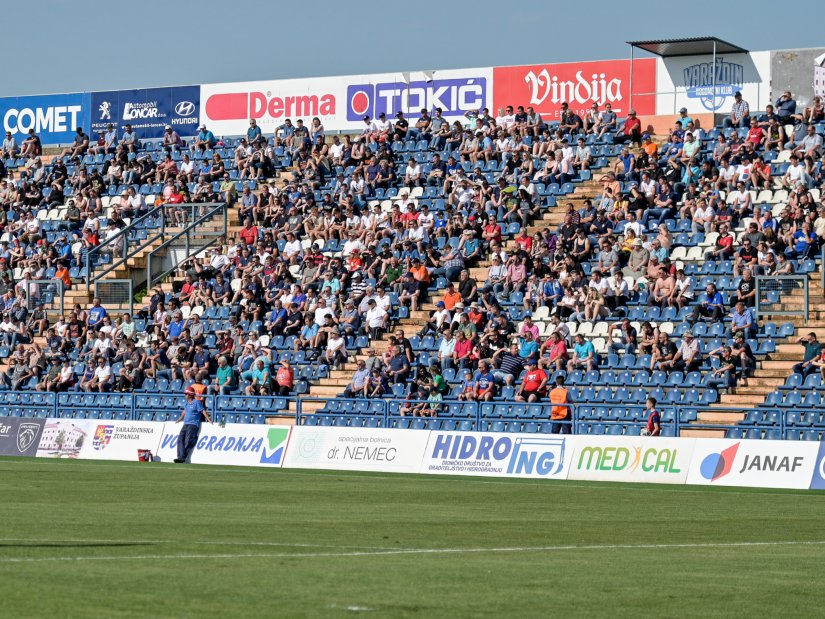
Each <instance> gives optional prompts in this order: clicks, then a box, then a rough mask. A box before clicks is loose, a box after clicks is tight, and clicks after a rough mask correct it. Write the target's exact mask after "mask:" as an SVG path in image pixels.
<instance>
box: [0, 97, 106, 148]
mask: <svg viewBox="0 0 825 619" xmlns="http://www.w3.org/2000/svg"><path fill="white" fill-rule="evenodd" d="M89 105H90V104H89V95H88V94H87V93H71V94H64V95H36V96H31V97H6V98H0V118H2V119H3V131H4V132H5V131H10V132H11V134H12V136H14V138H15V140H17V144H18V145H20V144H22V143H23V140H25V139H26V138H27V137H28V135H29V130H30V129H34V132H35V134H36V135H37V136H39V137H40V141H41V142H42V143H43V144H44V145H51V144H71V142H72V140H74V137H75V135H77V133H76V130H77V128H78V127H82V128H83V130H84V131H86V133H88V131H89V118H90V116H89Z"/></svg>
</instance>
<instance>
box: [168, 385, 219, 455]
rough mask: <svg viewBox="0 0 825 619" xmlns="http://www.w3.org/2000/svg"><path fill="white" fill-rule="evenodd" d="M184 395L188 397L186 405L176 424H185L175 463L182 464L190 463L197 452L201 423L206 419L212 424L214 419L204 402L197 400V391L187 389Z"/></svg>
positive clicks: (181, 432) (179, 440) (180, 435)
mask: <svg viewBox="0 0 825 619" xmlns="http://www.w3.org/2000/svg"><path fill="white" fill-rule="evenodd" d="M183 395H184V396H186V404H185V405H184V407H183V410H182V411H181V414H180V417H178V419H177V421H175V423H180V422H181V421H182V422H183V428H181V431H180V434H179V435H178V457H177V458H175V463H177V464H181V463H183V462H188V461H189V458H190V457H191V456H192V452H193V451H194V450H195V445H197V443H198V435H199V434H200V431H201V422H202V421H203V419H204V418H205V419H206V420H207V421H208V422H209V423H212V418H211V417H210V416H209V413H208V412H207V411H206V408H204V406H203V402H201V401H200V400H198V399H196V398H195V390H194V389H192V388H191V387H187V388H186V389H184V390H183Z"/></svg>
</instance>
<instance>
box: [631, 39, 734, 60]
mask: <svg viewBox="0 0 825 619" xmlns="http://www.w3.org/2000/svg"><path fill="white" fill-rule="evenodd" d="M714 43H716V53H717V54H735V53H747V51H748V50H746V49H744V48H742V47H739V46H738V45H734V44H733V43H728V42H727V41H723V40H722V39H717V38H716V37H694V38H691V39H660V40H658V41H628V42H627V44H628V45H632V46H633V47H638V48H639V49H643V50H645V51H647V52H650V53H651V54H656V55H657V56H662V57H663V58H665V57H669V56H702V55H705V54H712V53H713V45H714Z"/></svg>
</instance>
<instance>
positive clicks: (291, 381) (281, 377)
mask: <svg viewBox="0 0 825 619" xmlns="http://www.w3.org/2000/svg"><path fill="white" fill-rule="evenodd" d="M294 387H295V370H293V369H292V368H291V367H290V365H289V359H281V367H279V368H278V371H277V372H276V373H275V394H276V395H280V396H288V395H289V394H290V393H291V392H292V389H293V388H294Z"/></svg>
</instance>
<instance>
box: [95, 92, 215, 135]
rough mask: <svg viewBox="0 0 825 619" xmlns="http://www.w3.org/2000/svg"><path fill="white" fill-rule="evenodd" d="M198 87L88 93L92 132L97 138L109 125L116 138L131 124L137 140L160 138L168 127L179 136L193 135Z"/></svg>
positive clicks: (195, 126) (198, 101)
mask: <svg viewBox="0 0 825 619" xmlns="http://www.w3.org/2000/svg"><path fill="white" fill-rule="evenodd" d="M199 108H200V86H178V87H174V88H146V89H142V90H120V91H109V92H94V93H92V94H91V112H90V113H91V131H92V134H91V135H92V137H93V138H96V137H97V134H98V133H99V132H103V131H105V130H106V127H107V125H109V124H110V123H111V124H113V125H115V127H116V128H117V131H118V135H122V133H123V128H124V127H125V126H126V125H127V124H130V125H132V129H134V131H135V132H136V134H137V136H138V138H139V139H145V138H160V137H162V136H163V132H164V127H165V126H166V125H171V126H172V128H173V129H174V130H175V131H177V132H178V134H180V135H181V136H184V137H190V136H193V135H196V134H197V132H198V126H199V124H200V123H199V115H198V110H199Z"/></svg>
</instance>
